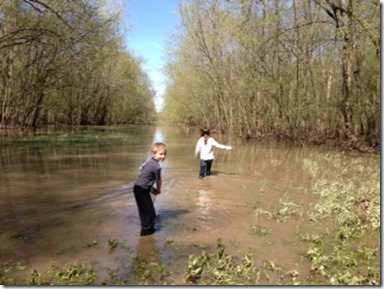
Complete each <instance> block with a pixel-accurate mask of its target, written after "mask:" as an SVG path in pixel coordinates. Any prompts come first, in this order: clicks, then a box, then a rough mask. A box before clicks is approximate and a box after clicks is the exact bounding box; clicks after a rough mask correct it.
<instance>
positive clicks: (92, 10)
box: [0, 0, 156, 129]
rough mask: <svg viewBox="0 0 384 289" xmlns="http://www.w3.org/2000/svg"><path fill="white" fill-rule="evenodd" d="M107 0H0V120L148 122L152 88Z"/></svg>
mask: <svg viewBox="0 0 384 289" xmlns="http://www.w3.org/2000/svg"><path fill="white" fill-rule="evenodd" d="M103 2H105V1H88V0H77V1H47V0H5V1H0V21H1V26H0V65H1V70H0V127H2V128H22V129H24V128H37V127H44V126H47V125H55V126H79V125H108V124H121V123H149V122H151V121H153V119H154V116H155V114H156V113H155V106H154V102H153V95H154V91H153V89H152V88H151V85H150V81H149V79H148V76H147V75H146V74H145V73H144V72H143V70H142V68H141V62H140V60H139V59H138V58H137V57H135V56H134V55H133V54H132V53H130V52H129V50H128V49H127V48H126V47H125V46H124V41H123V37H122V32H121V31H122V27H121V18H119V15H120V14H119V13H118V12H119V11H114V10H112V9H107V8H106V5H104V6H103V5H101V4H102V3H103Z"/></svg>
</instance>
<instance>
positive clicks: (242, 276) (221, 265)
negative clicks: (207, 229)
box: [185, 238, 254, 285]
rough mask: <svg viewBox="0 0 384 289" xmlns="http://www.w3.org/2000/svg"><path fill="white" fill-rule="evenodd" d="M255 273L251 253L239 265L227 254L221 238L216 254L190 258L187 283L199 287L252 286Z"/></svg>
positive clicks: (204, 253) (202, 253)
mask: <svg viewBox="0 0 384 289" xmlns="http://www.w3.org/2000/svg"><path fill="white" fill-rule="evenodd" d="M253 271H254V265H253V254H252V253H251V252H249V253H247V254H246V255H245V256H244V258H243V259H242V260H241V263H240V264H237V263H236V260H235V258H234V257H233V256H230V255H228V254H226V253H225V247H224V245H223V244H222V240H221V239H220V238H219V239H218V240H217V247H216V251H215V252H214V253H206V252H205V251H202V252H201V254H200V255H198V256H194V255H190V256H189V260H188V266H187V273H186V276H185V280H186V282H187V283H192V284H199V285H224V284H225V285H231V284H232V285H234V284H243V283H247V284H251V283H252V282H251V279H250V278H251V276H252V273H253Z"/></svg>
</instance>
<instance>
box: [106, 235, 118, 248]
mask: <svg viewBox="0 0 384 289" xmlns="http://www.w3.org/2000/svg"><path fill="white" fill-rule="evenodd" d="M108 245H109V248H110V249H115V248H116V247H117V246H118V245H119V241H117V240H116V239H114V238H109V239H108Z"/></svg>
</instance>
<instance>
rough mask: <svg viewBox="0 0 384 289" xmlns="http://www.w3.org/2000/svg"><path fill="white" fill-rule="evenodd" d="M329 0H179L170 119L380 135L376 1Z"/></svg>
mask: <svg viewBox="0 0 384 289" xmlns="http://www.w3.org/2000/svg"><path fill="white" fill-rule="evenodd" d="M328 2H329V1H325V2H324V1H315V2H308V1H306V0H296V1H293V2H292V1H237V0H235V1H227V0H219V1H216V0H215V1H213V0H209V1H202V0H198V1H186V2H185V3H183V4H182V5H181V6H180V9H179V14H180V19H181V24H182V27H181V29H180V30H179V31H178V32H177V33H175V41H173V42H172V46H171V47H169V48H168V51H169V59H170V61H169V63H168V66H167V72H168V76H169V83H170V85H169V86H168V88H167V91H166V106H165V112H166V113H165V114H166V116H167V117H168V119H169V120H171V121H174V122H177V123H181V124H184V125H187V126H209V127H211V128H217V129H219V130H223V131H228V130H231V131H233V132H235V133H236V134H237V135H240V136H243V137H249V136H260V135H265V136H270V135H274V136H278V137H281V136H285V137H289V138H290V139H297V140H302V139H305V138H312V139H315V140H319V141H323V140H324V139H326V138H329V137H331V138H334V137H340V138H342V137H346V138H350V140H352V141H353V144H351V145H352V146H353V147H354V148H355V147H359V148H360V145H359V143H358V142H356V139H358V138H360V139H362V140H363V141H364V140H365V141H366V142H368V144H369V145H373V146H374V145H377V144H378V143H380V140H379V139H380V131H379V127H380V112H379V108H380V105H379V104H380V87H379V83H380V77H379V74H380V65H379V51H380V48H379V40H380V33H379V32H380V17H379V15H380V13H379V11H380V5H378V4H377V3H375V4H374V3H373V2H372V1H368V2H364V1H363V2H361V1H360V2H361V3H360V2H359V4H354V5H347V3H348V2H345V1H344V2H343V1H339V2H337V4H335V3H334V2H332V3H328ZM329 11H348V12H346V13H342V14H343V15H342V16H341V15H339V14H338V13H335V15H332V13H329ZM314 19H316V21H314ZM330 38H332V41H329V39H330ZM352 39H353V42H352ZM346 65H348V68H347V67H346ZM349 69H352V70H351V71H353V75H352V74H349V73H350V72H349ZM346 86H348V87H346ZM347 131H348V132H347ZM336 132H337V134H336ZM351 135H353V136H354V138H353V137H351ZM313 169H315V168H313Z"/></svg>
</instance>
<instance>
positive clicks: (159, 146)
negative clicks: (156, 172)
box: [152, 142, 168, 154]
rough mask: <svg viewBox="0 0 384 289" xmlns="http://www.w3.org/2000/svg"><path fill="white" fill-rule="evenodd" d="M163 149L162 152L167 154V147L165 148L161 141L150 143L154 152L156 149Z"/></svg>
mask: <svg viewBox="0 0 384 289" xmlns="http://www.w3.org/2000/svg"><path fill="white" fill-rule="evenodd" d="M161 150H163V151H164V154H167V152H168V149H167V146H166V145H165V144H164V143H162V142H156V143H154V144H153V145H152V153H153V154H155V153H157V152H158V151H161Z"/></svg>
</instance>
